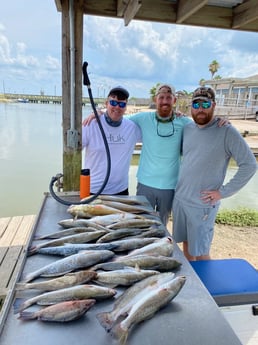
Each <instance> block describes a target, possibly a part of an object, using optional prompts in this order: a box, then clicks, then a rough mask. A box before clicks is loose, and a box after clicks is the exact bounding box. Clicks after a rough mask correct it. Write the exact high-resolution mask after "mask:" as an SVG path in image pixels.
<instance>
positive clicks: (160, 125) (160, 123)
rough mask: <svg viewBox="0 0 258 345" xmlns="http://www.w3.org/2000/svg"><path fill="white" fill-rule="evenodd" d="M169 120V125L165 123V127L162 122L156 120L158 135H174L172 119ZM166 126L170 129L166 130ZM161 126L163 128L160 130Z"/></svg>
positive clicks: (166, 136) (164, 136) (165, 136)
mask: <svg viewBox="0 0 258 345" xmlns="http://www.w3.org/2000/svg"><path fill="white" fill-rule="evenodd" d="M169 122H170V123H171V127H170V126H167V125H166V126H165V128H163V127H164V123H162V122H161V121H157V135H158V136H159V137H162V138H168V137H172V135H174V133H175V127H174V121H173V120H172V121H169ZM168 127H169V128H170V130H169V131H168V132H167V129H168ZM162 128H163V130H162ZM164 129H166V131H165V132H164ZM163 132H164V133H163Z"/></svg>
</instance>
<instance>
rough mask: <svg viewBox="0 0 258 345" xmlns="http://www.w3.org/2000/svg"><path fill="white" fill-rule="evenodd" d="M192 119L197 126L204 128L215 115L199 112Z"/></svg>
mask: <svg viewBox="0 0 258 345" xmlns="http://www.w3.org/2000/svg"><path fill="white" fill-rule="evenodd" d="M192 118H193V120H194V122H195V123H197V125H200V126H204V125H207V124H208V123H209V122H210V121H211V120H212V118H213V113H212V112H209V113H206V112H199V113H197V114H194V115H192Z"/></svg>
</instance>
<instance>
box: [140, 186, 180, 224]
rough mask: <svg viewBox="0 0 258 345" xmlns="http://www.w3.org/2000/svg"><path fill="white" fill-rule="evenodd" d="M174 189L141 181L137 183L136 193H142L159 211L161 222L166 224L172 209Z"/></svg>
mask: <svg viewBox="0 0 258 345" xmlns="http://www.w3.org/2000/svg"><path fill="white" fill-rule="evenodd" d="M174 193H175V190H174V189H158V188H153V187H149V186H146V185H144V184H142V183H139V182H138V184H137V192H136V194H137V195H144V196H145V197H146V198H147V200H148V201H149V203H150V204H151V206H152V207H153V209H154V210H155V211H157V212H158V213H159V216H160V219H161V221H162V223H163V224H164V225H165V226H167V223H168V220H169V217H170V215H171V211H172V203H173V199H174Z"/></svg>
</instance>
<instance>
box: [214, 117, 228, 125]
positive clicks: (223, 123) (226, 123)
mask: <svg viewBox="0 0 258 345" xmlns="http://www.w3.org/2000/svg"><path fill="white" fill-rule="evenodd" d="M217 119H218V120H219V122H218V126H219V127H223V126H226V125H230V121H228V120H227V119H223V118H221V117H217Z"/></svg>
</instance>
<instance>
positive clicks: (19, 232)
mask: <svg viewBox="0 0 258 345" xmlns="http://www.w3.org/2000/svg"><path fill="white" fill-rule="evenodd" d="M35 219H36V216H35V215H28V216H16V217H12V218H2V219H0V228H1V235H2V236H1V238H0V263H1V266H0V304H1V305H2V303H3V301H4V299H5V296H7V294H8V293H9V292H11V290H12V289H13V288H14V284H15V282H16V279H17V278H18V275H19V274H20V270H21V266H22V264H23V261H24V260H25V255H26V246H27V245H28V241H29V239H30V236H31V233H32V231H33V229H34V227H33V225H34V222H35Z"/></svg>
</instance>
